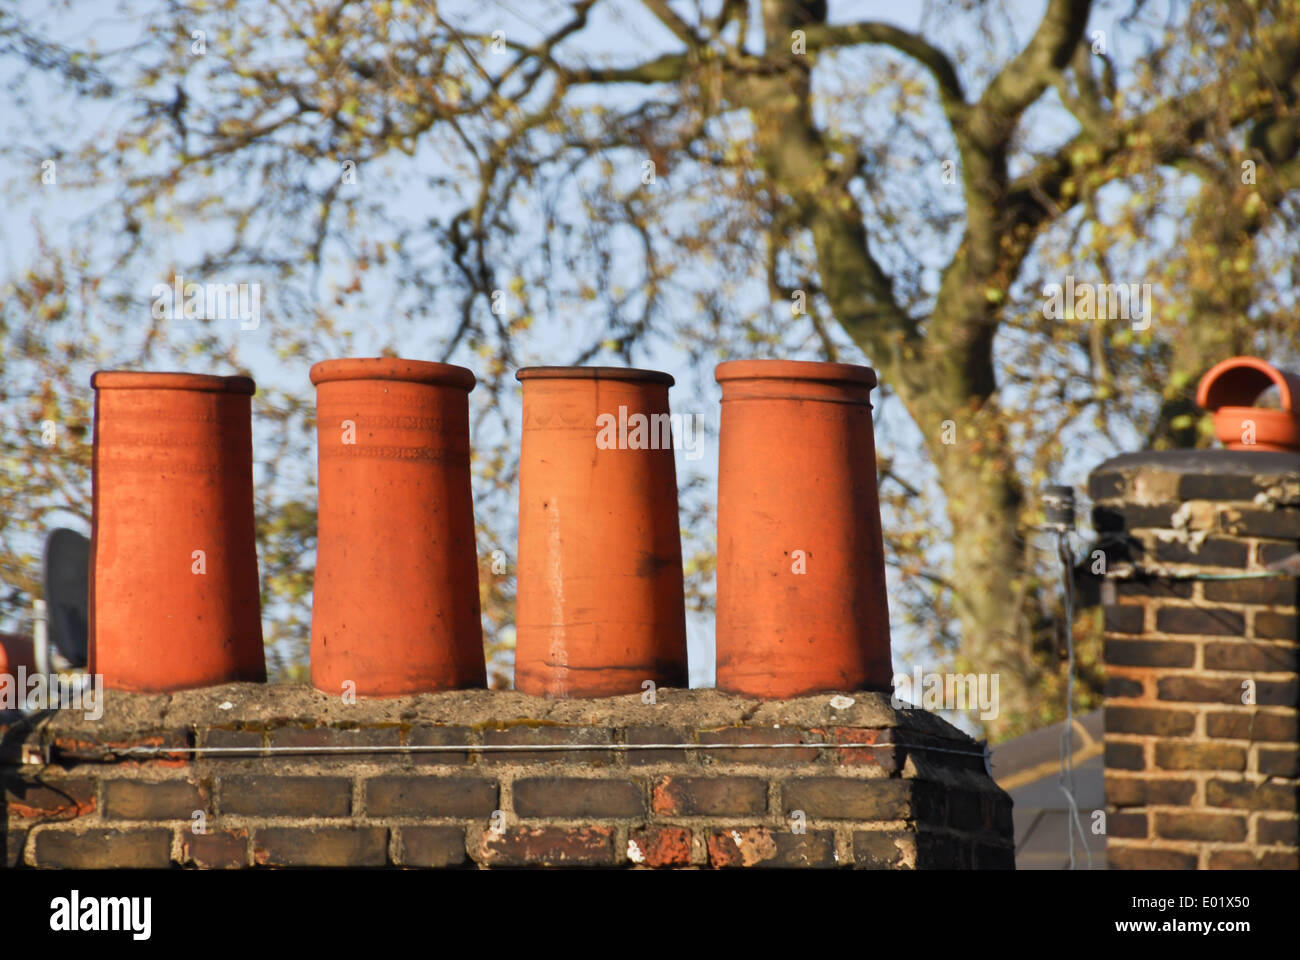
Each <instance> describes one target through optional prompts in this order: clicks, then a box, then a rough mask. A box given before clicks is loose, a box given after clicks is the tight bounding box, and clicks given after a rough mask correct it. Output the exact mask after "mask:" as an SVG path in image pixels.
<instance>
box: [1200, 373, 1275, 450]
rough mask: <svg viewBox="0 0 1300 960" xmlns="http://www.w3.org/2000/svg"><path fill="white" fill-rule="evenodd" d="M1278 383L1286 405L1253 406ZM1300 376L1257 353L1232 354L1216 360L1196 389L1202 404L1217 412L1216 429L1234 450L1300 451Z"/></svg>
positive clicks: (1224, 441)
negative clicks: (1275, 407)
mask: <svg viewBox="0 0 1300 960" xmlns="http://www.w3.org/2000/svg"><path fill="white" fill-rule="evenodd" d="M1274 385H1276V386H1277V388H1278V394H1279V396H1280V399H1281V402H1282V409H1280V410H1270V409H1267V408H1265V407H1255V406H1253V404H1254V403H1255V402H1256V401H1257V400H1258V399H1259V397H1260V395H1261V394H1262V393H1263V392H1264V391H1265V390H1267V389H1269V388H1270V387H1272V386H1274ZM1298 400H1300V376H1297V375H1296V374H1294V373H1289V372H1287V371H1285V370H1279V369H1278V368H1277V367H1275V366H1273V365H1272V364H1271V363H1268V362H1266V361H1264V360H1260V359H1259V358H1258V357H1233V358H1231V359H1230V360H1224V361H1223V362H1222V363H1218V364H1215V365H1214V366H1213V367H1211V368H1210V370H1209V371H1208V372H1207V373H1206V374H1205V376H1203V377H1202V378H1201V382H1200V385H1199V386H1198V387H1197V390H1196V403H1197V405H1198V406H1200V407H1202V408H1204V409H1206V410H1209V411H1211V412H1213V414H1214V432H1215V435H1216V436H1218V438H1219V440H1220V441H1221V442H1222V443H1223V445H1224V446H1225V447H1227V448H1228V449H1229V450H1261V451H1263V450H1271V451H1280V452H1287V453H1295V452H1300V415H1298V414H1297V409H1296V402H1297V401H1298Z"/></svg>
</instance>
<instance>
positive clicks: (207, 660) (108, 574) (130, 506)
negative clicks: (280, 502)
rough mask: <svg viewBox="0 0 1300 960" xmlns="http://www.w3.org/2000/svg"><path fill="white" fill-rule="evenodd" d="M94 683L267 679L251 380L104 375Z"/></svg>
mask: <svg viewBox="0 0 1300 960" xmlns="http://www.w3.org/2000/svg"><path fill="white" fill-rule="evenodd" d="M90 382H91V386H92V387H94V389H95V452H94V471H93V473H94V483H93V487H94V503H93V508H92V512H93V530H92V534H91V572H90V581H91V584H90V624H89V630H90V651H89V660H90V662H89V670H90V673H91V674H95V673H102V674H103V675H104V686H105V687H108V688H112V689H116V690H134V691H140V692H164V691H172V690H184V689H188V688H191V687H206V686H211V685H213V684H219V683H228V682H230V681H235V680H252V681H264V680H266V661H265V658H264V654H263V649H262V618H261V601H260V588H259V583H258V575H257V548H256V542H255V536H254V524H253V442H252V420H251V411H250V404H251V397H252V395H253V392H254V390H255V389H256V388H255V386H254V384H253V381H252V380H250V379H249V378H248V377H219V376H206V375H202V374H193V373H130V372H122V371H100V372H99V373H96V374H95V375H94V376H93V377H92V378H91V381H90Z"/></svg>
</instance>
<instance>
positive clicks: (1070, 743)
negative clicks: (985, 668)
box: [1056, 529, 1092, 870]
mask: <svg viewBox="0 0 1300 960" xmlns="http://www.w3.org/2000/svg"><path fill="white" fill-rule="evenodd" d="M1056 536H1057V552H1058V553H1059V554H1060V557H1061V565H1062V567H1063V568H1064V577H1063V579H1064V581H1065V646H1066V651H1067V655H1068V658H1069V661H1068V666H1067V673H1066V677H1065V729H1064V730H1062V731H1061V773H1060V775H1059V776H1058V778H1057V785H1058V786H1059V787H1060V788H1061V792H1062V793H1063V794H1065V802H1066V803H1067V804H1069V806H1070V812H1069V815H1068V817H1067V818H1066V823H1065V833H1066V837H1067V838H1068V839H1069V846H1070V869H1071V870H1073V869H1075V863H1074V830H1075V828H1077V829H1078V831H1079V839H1080V840H1082V841H1083V849H1084V851H1085V852H1086V853H1087V854H1088V869H1089V870H1091V869H1092V850H1090V849H1089V848H1088V837H1087V835H1086V834H1085V833H1084V832H1083V823H1082V821H1080V820H1079V805H1078V803H1076V802H1075V799H1074V554H1073V552H1072V551H1071V550H1070V534H1069V532H1068V531H1067V530H1065V529H1060V530H1058V531H1057V535H1056Z"/></svg>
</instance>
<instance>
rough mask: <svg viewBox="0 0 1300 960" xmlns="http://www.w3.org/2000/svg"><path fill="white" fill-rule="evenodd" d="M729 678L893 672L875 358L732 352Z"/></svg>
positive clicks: (723, 625)
mask: <svg viewBox="0 0 1300 960" xmlns="http://www.w3.org/2000/svg"><path fill="white" fill-rule="evenodd" d="M715 377H716V379H717V381H718V383H720V384H721V385H722V431H721V451H720V459H719V466H718V587H717V611H718V613H717V685H718V689H719V690H725V691H727V692H728V693H737V694H743V695H746V696H752V697H766V698H776V697H797V696H802V695H804V694H810V693H817V692H822V691H848V690H859V689H875V690H886V689H889V687H890V680H891V676H892V671H891V665H890V655H889V607H888V600H887V598H886V595H885V561H884V545H883V540H882V537H881V530H880V503H879V497H878V494H877V487H876V483H877V481H876V451H875V439H874V431H873V429H872V423H871V401H870V393H871V388H872V387H874V386H875V385H876V374H875V371H873V370H872V369H871V368H870V367H863V366H854V365H851V364H846V363H807V362H800V361H787V360H736V361H731V362H729V363H723V364H720V365H719V366H718V368H717V370H716V372H715Z"/></svg>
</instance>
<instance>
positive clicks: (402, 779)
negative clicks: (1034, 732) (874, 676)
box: [0, 684, 1286, 869]
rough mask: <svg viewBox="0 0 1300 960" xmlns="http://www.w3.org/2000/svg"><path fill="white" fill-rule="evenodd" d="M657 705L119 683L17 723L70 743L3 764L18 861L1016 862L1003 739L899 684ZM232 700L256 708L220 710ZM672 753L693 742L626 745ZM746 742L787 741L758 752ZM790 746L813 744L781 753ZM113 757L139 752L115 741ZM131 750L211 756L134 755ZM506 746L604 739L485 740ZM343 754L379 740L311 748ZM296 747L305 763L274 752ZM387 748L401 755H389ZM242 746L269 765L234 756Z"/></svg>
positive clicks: (11, 861) (923, 865) (690, 695)
mask: <svg viewBox="0 0 1300 960" xmlns="http://www.w3.org/2000/svg"><path fill="white" fill-rule="evenodd" d="M657 699H658V702H657V703H656V704H641V703H640V698H639V697H628V698H612V699H610V700H602V701H586V702H579V701H572V702H563V701H546V700H537V699H534V698H530V697H525V696H523V695H522V694H517V693H513V692H509V693H498V692H493V691H462V692H457V693H451V694H429V695H424V696H420V697H410V698H394V699H391V700H389V699H385V700H375V701H367V700H363V701H361V702H360V703H357V704H351V705H343V704H341V703H340V702H339V700H338V698H329V697H325V696H324V695H322V694H318V693H316V692H315V691H311V690H308V689H307V688H303V687H294V686H287V685H286V686H268V685H254V684H231V685H225V686H222V687H219V688H213V689H211V690H198V691H186V692H184V693H180V694H175V695H171V696H167V697H153V696H150V695H143V694H127V693H118V692H113V691H109V692H108V693H107V694H106V698H105V704H104V706H105V713H104V717H103V718H102V719H101V720H100V721H98V722H96V721H90V720H88V719H85V718H83V717H81V716H79V715H76V714H70V713H66V714H58V715H56V716H54V717H52V718H50V720H49V721H48V722H47V723H46V724H45V725H44V726H42V727H36V726H32V727H30V728H28V727H25V726H24V725H23V721H21V720H20V719H19V720H16V721H15V722H14V725H13V726H12V727H7V728H6V727H4V726H3V724H0V733H3V734H4V739H5V742H7V743H17V742H30V743H33V744H40V745H41V746H43V747H48V748H49V749H50V750H51V753H50V759H51V761H52V762H50V763H49V764H48V765H39V766H35V767H31V766H24V765H21V764H20V763H19V758H20V755H21V754H20V752H19V751H11V752H8V753H6V755H5V757H6V760H5V764H7V765H0V788H2V791H3V792H0V817H3V818H4V821H3V822H4V823H5V824H6V832H5V838H6V843H5V861H4V863H5V866H9V867H72V868H80V867H167V866H180V867H186V868H191V869H249V868H295V867H336V866H337V867H383V866H389V867H410V868H435V869H457V868H463V869H474V868H478V869H484V868H492V867H511V868H512V867H530V866H531V867H584V866H585V867H592V866H594V867H604V868H612V867H626V868H635V869H655V868H667V869H701V868H722V869H747V868H778V869H806V868H813V869H837V868H854V867H856V868H866V869H931V868H944V869H952V868H970V867H973V866H979V867H982V868H999V869H1008V868H1012V867H1014V862H1013V851H1012V842H1013V841H1012V826H1011V816H1010V809H1011V807H1010V799H1009V798H1008V797H1007V795H1006V794H1005V793H1003V792H1002V791H1001V790H999V789H998V788H997V786H996V785H995V784H994V783H993V781H992V780H991V779H990V778H989V777H988V775H987V773H986V772H985V770H984V766H983V761H982V759H981V758H980V755H979V754H980V749H981V748H980V747H979V745H977V744H975V743H974V742H973V741H971V740H970V738H968V737H967V736H965V735H964V734H962V733H960V732H959V731H958V730H956V729H955V728H953V727H951V726H950V725H948V724H947V723H946V722H944V721H942V720H940V719H939V718H938V717H935V716H933V715H930V714H927V713H925V712H924V711H921V710H915V709H910V710H895V709H894V708H893V707H892V706H891V705H890V702H889V697H888V695H885V694H879V693H858V694H855V696H854V703H853V705H852V706H850V707H848V708H842V707H835V706H832V705H831V703H830V700H831V698H830V697H829V696H824V697H809V698H801V699H798V700H791V701H781V702H772V703H760V702H757V701H750V700H745V699H743V698H739V697H730V696H728V695H726V694H721V693H718V692H716V691H709V690H698V691H685V690H660V691H659V697H658V698H657ZM226 701H228V702H230V703H232V704H236V705H237V706H236V707H235V708H234V709H231V710H227V711H225V712H224V713H223V714H222V715H220V716H218V715H217V713H218V711H217V710H216V709H215V705H216V704H219V703H222V702H226ZM164 717H165V719H166V726H165V727H160V728H159V729H154V728H153V727H152V725H153V724H161V723H162V721H163V719H164ZM187 720H188V721H189V724H188V726H187V727H185V728H184V729H177V728H176V725H177V724H182V725H183V724H185V723H186V721H187ZM1261 732H1268V731H1264V730H1262V731H1261ZM1274 732H1277V731H1274ZM1270 742H1272V741H1270ZM656 743H681V744H685V745H688V746H683V747H674V748H670V749H661V750H635V749H632V750H627V749H621V748H622V747H623V746H624V745H630V746H633V747H635V746H638V745H642V744H656ZM744 743H757V744H762V745H763V746H761V747H759V748H755V749H746V748H738V747H735V746H734V745H737V744H744ZM783 743H795V744H800V745H801V746H799V747H797V748H794V749H772V748H769V746H768V745H772V744H783ZM108 744H112V745H113V749H114V750H115V751H119V752H117V753H114V752H106V751H104V750H102V749H100V748H101V747H103V746H105V745H108ZM130 744H155V745H158V746H164V747H168V748H173V749H174V748H177V747H183V746H187V745H192V746H194V747H195V748H196V749H197V750H198V752H197V753H194V754H186V753H170V754H167V755H164V756H160V757H157V758H149V757H140V756H131V757H125V756H122V755H120V749H121V747H123V746H125V745H130ZM494 744H509V745H521V746H525V747H527V746H536V745H540V744H548V745H556V746H559V747H565V746H570V745H579V744H585V745H592V746H595V747H598V748H600V749H595V750H566V749H559V750H548V751H538V750H518V751H508V752H500V753H498V752H494V751H491V750H484V749H483V748H484V747H485V746H490V745H494ZM340 745H349V746H358V747H361V748H363V749H361V750H358V751H356V752H348V753H343V754H312V753H311V752H310V748H311V747H331V746H340ZM709 745H717V747H718V749H709V748H708V747H709ZM927 745H931V746H935V747H938V748H940V751H954V750H956V751H969V752H970V753H971V754H972V755H971V756H970V757H964V756H962V755H960V754H958V753H948V752H933V753H929V754H927V753H926V752H925V747H926V746H927ZM276 746H286V747H292V748H293V750H292V751H290V752H288V753H285V754H278V755H276V754H271V753H268V752H266V751H267V749H268V748H274V747H276ZM375 746H389V747H396V748H397V749H396V750H394V751H393V752H386V751H385V752H375V751H371V750H368V749H365V748H367V747H375ZM232 747H233V748H250V747H251V748H254V752H252V753H238V754H234V755H222V754H221V753H220V751H221V749H222V748H232ZM422 747H431V748H434V749H420V748H422ZM440 747H446V748H448V749H446V750H441V749H437V748H440ZM413 748H414V749H413ZM453 748H461V749H453ZM914 757H917V758H924V760H923V761H918V762H915V763H914V762H913V758H914ZM1269 810H1270V814H1271V816H1272V818H1273V819H1274V820H1275V821H1279V822H1281V821H1282V819H1283V818H1285V816H1286V810H1285V809H1284V808H1279V807H1277V806H1272V807H1270V808H1269ZM1239 816H1250V815H1249V814H1239ZM1284 826H1285V824H1284ZM1284 826H1283V827H1277V828H1275V829H1276V830H1283V829H1284Z"/></svg>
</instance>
